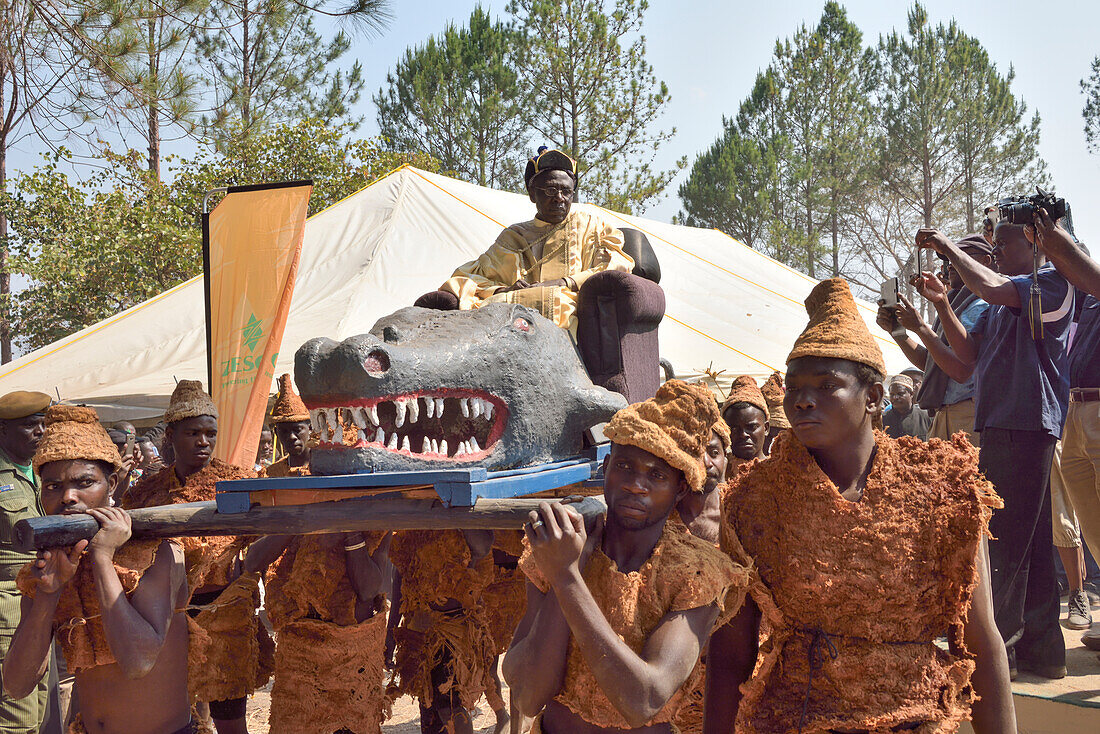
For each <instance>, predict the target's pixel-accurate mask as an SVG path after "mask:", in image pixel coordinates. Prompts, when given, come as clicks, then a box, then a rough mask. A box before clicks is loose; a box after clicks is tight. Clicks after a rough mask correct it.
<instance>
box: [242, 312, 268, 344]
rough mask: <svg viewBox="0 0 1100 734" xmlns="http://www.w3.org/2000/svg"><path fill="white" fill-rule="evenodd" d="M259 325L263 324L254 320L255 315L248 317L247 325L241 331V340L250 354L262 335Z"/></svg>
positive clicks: (262, 331)
mask: <svg viewBox="0 0 1100 734" xmlns="http://www.w3.org/2000/svg"><path fill="white" fill-rule="evenodd" d="M261 324H263V321H261V320H260V319H258V318H256V314H252V315H251V316H249V317H248V323H247V324H245V325H244V328H243V329H241V339H242V340H243V341H244V343H245V346H247V347H248V351H250V352H254V351H256V344H257V343H258V342H259V341H260V339H261V338H262V337H263V335H264V330H263V328H262V326H261Z"/></svg>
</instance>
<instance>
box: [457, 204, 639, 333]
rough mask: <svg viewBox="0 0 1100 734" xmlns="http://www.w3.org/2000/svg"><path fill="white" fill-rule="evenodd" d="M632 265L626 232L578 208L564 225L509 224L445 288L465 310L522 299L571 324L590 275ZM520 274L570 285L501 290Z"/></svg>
mask: <svg viewBox="0 0 1100 734" xmlns="http://www.w3.org/2000/svg"><path fill="white" fill-rule="evenodd" d="M633 269H634V260H633V259H631V257H630V256H629V255H627V254H626V253H625V252H623V233H622V232H620V231H619V230H617V229H615V228H614V227H612V226H611V225H610V224H608V223H607V222H605V221H604V220H603V219H601V218H600V217H598V216H596V215H595V214H591V213H589V212H585V211H580V210H578V209H573V210H572V211H570V212H569V216H567V217H566V218H565V221H564V222H562V223H561V224H556V225H554V224H550V223H548V222H544V221H542V220H541V219H537V218H536V219H532V220H531V221H530V222H522V223H520V224H513V225H512V226H510V227H508V228H507V229H505V230H504V231H503V232H501V233H500V236H499V237H497V241H496V242H494V243H493V246H492V247H490V248H489V249H488V250H486V251H485V252H484V253H482V255H481V256H480V257H479V258H478V259H476V260H473V261H471V262H468V263H466V264H465V265H462V266H461V267H459V268H458V269H457V270H455V272H454V274H453V275H451V277H450V279H449V280H448V281H447V282H446V283H444V284H443V285H442V286H440V290H443V291H447V292H448V293H453V294H455V295H456V296H458V304H459V305H458V307H459V308H461V309H470V308H478V307H480V306H482V305H483V304H486V303H518V304H520V305H523V306H530V307H531V308H533V309H535V310H537V311H538V312H539V313H541V314H542V315H543V316H545V317H546V318H548V319H550V320H551V321H553V322H554V323H555V324H557V325H558V326H560V327H562V328H563V329H571V328H572V327H573V326H574V324H575V321H576V319H575V318H574V314H575V312H576V310H577V294H578V292H579V291H580V289H581V286H582V285H584V282H585V281H586V280H588V279H589V278H590V277H592V276H593V275H595V274H596V273H600V272H603V271H604V270H621V271H623V272H627V273H629V272H630V271H631V270H633ZM521 278H522V279H523V280H526V281H527V282H528V283H532V284H534V283H540V282H543V281H552V280H558V279H559V278H564V279H565V280H566V282H567V283H568V284H569V285H568V287H564V288H563V287H560V286H546V287H540V288H525V289H523V290H518V291H512V292H510V293H497V291H498V290H501V289H504V288H507V287H509V286H511V285H512V284H513V283H515V282H516V281H517V280H520V279H521Z"/></svg>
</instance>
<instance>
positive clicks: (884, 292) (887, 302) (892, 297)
mask: <svg viewBox="0 0 1100 734" xmlns="http://www.w3.org/2000/svg"><path fill="white" fill-rule="evenodd" d="M898 288H899V284H898V279H897V278H887V279H886V280H884V281H883V282H882V286H881V287H880V288H879V295H880V297H881V299H880V300H879V305H880V306H885V307H886V308H897V305H898Z"/></svg>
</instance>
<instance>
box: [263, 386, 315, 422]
mask: <svg viewBox="0 0 1100 734" xmlns="http://www.w3.org/2000/svg"><path fill="white" fill-rule="evenodd" d="M271 420H272V421H273V422H275V423H298V422H299V421H308V420H309V410H308V409H307V408H306V404H305V403H303V402H302V399H301V398H300V397H298V393H296V392H294V385H293V383H291V381H290V375H289V374H286V375H282V376H280V377H279V395H278V396H277V397H276V398H275V404H274V405H272V406H271Z"/></svg>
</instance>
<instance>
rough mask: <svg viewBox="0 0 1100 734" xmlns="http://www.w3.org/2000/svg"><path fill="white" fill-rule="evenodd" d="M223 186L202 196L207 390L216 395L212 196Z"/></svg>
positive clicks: (222, 188)
mask: <svg viewBox="0 0 1100 734" xmlns="http://www.w3.org/2000/svg"><path fill="white" fill-rule="evenodd" d="M225 192H226V187H224V186H222V187H219V188H216V189H211V190H210V191H207V192H206V193H205V194H204V195H203V197H202V291H203V298H204V300H205V305H206V391H207V392H208V393H210V397H214V345H213V343H212V338H213V337H212V329H211V326H212V325H213V319H212V318H211V309H210V209H209V207H210V197H212V196H214V194H224V193H225Z"/></svg>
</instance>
